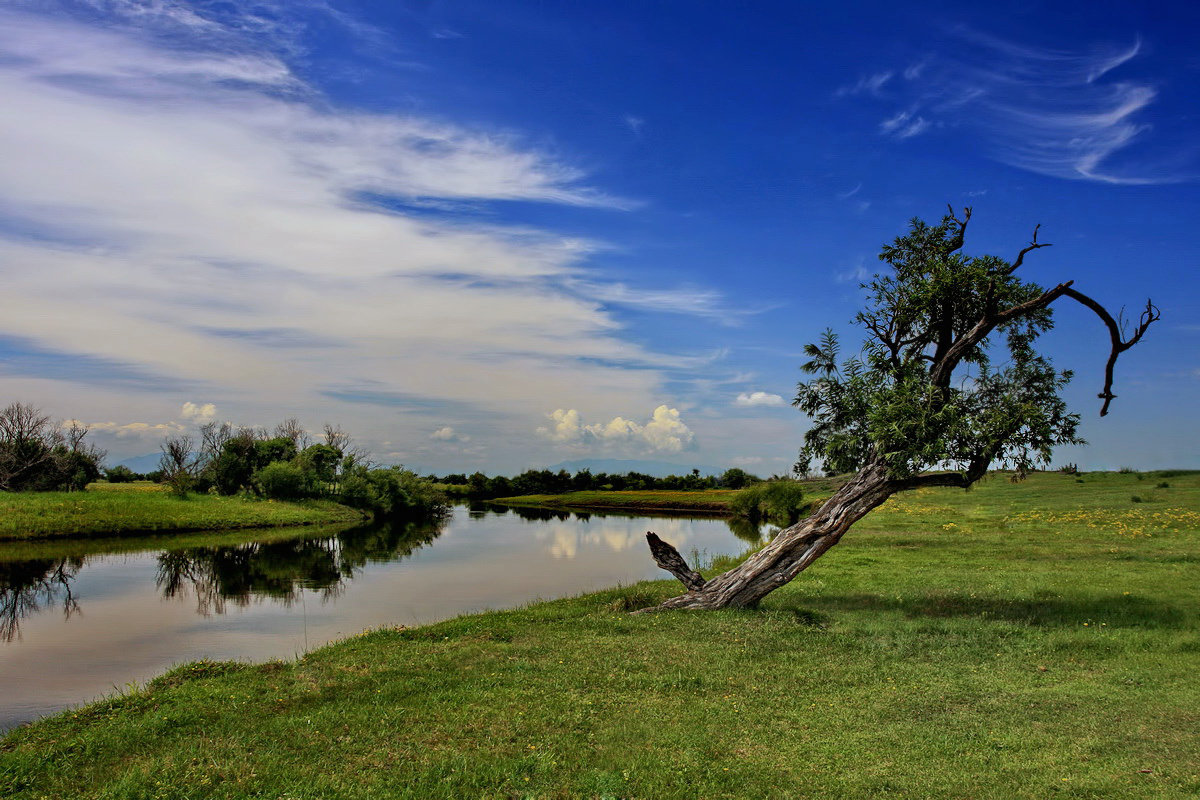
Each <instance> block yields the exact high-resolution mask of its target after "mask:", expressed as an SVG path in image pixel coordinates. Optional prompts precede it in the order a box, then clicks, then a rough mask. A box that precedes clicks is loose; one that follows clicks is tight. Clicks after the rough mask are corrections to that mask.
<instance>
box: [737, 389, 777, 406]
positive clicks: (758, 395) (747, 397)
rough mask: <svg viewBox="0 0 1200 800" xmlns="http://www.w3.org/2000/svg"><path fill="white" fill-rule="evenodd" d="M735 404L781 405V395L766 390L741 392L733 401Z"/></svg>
mask: <svg viewBox="0 0 1200 800" xmlns="http://www.w3.org/2000/svg"><path fill="white" fill-rule="evenodd" d="M733 404H734V405H735V406H782V405H783V404H784V403H783V397H782V396H780V395H777V394H770V393H768V392H742V393H741V394H739V395H738V396H737V398H736V399H735V400H734V401H733Z"/></svg>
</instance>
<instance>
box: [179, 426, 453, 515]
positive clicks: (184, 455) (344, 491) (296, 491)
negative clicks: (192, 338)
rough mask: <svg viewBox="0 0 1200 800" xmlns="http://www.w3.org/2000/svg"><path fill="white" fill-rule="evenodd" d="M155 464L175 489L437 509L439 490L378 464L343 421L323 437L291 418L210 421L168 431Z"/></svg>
mask: <svg viewBox="0 0 1200 800" xmlns="http://www.w3.org/2000/svg"><path fill="white" fill-rule="evenodd" d="M160 449H161V451H162V456H161V458H160V459H159V463H158V467H159V473H160V474H161V480H162V482H163V483H165V484H167V485H168V486H170V487H171V490H172V491H173V492H175V494H177V495H180V496H184V495H187V494H188V493H190V492H198V493H201V494H208V493H213V494H219V495H226V496H229V495H238V494H249V495H253V496H256V497H262V498H266V499H269V500H303V499H328V500H334V501H336V502H339V503H342V504H343V505H347V506H350V507H352V508H357V509H361V510H364V511H369V512H371V513H372V514H374V515H375V516H377V517H400V516H411V515H418V514H430V513H435V514H436V513H441V512H443V511H444V510H445V509H446V508H447V505H446V501H445V498H444V496H443V495H442V493H441V492H440V491H438V489H437V488H436V487H434V486H433V484H432V483H431V482H430V481H428V480H425V479H424V478H421V477H419V476H418V475H416V474H415V473H414V472H412V471H411V470H406V469H404V468H402V467H381V466H379V465H376V464H374V463H372V462H371V460H370V459H369V458H368V457H367V454H366V453H365V452H364V451H362V450H361V449H360V448H358V447H356V446H354V444H353V442H352V440H351V438H350V436H349V434H347V433H346V432H345V431H343V430H342V429H341V428H340V427H336V426H333V425H328V424H327V425H325V428H324V431H323V437H322V439H321V441H313V439H312V437H311V436H310V435H309V433H308V432H307V431H305V430H304V428H303V427H302V426H301V425H300V422H299V420H297V419H295V418H290V419H286V420H284V421H283V422H281V423H280V424H279V425H277V426H275V428H274V430H269V429H266V428H251V427H234V426H233V425H231V424H229V423H227V422H221V423H217V422H210V423H208V424H207V425H204V426H202V427H201V428H200V439H199V441H196V440H195V439H194V438H193V437H192V436H190V435H188V434H177V435H174V436H170V437H168V438H167V439H166V440H165V441H164V442H163V443H162V445H161V448H160Z"/></svg>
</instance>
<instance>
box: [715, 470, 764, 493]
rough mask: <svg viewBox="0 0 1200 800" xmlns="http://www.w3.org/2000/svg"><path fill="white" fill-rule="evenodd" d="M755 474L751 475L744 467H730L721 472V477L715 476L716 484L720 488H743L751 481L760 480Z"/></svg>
mask: <svg viewBox="0 0 1200 800" xmlns="http://www.w3.org/2000/svg"><path fill="white" fill-rule="evenodd" d="M760 480H761V478H759V477H758V476H757V475H751V474H750V473H749V472H746V470H744V469H738V468H737V467H732V468H730V469H727V470H725V471H724V472H723V473H721V477H720V478H717V485H718V486H720V487H721V488H722V489H745V488H746V487H747V486H749V485H750V484H752V483H757V482H758V481H760Z"/></svg>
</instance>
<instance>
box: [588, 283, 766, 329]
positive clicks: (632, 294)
mask: <svg viewBox="0 0 1200 800" xmlns="http://www.w3.org/2000/svg"><path fill="white" fill-rule="evenodd" d="M569 286H570V288H572V289H574V290H575V291H577V292H579V293H580V294H581V295H584V296H585V297H589V298H592V299H595V300H598V301H600V302H602V303H609V304H612V305H620V306H628V307H631V308H641V309H646V310H649V311H656V312H659V313H665V314H688V315H691V316H695V317H704V318H706V319H711V320H714V321H716V322H718V323H721V324H723V325H737V324H739V323H740V322H741V321H742V320H743V318H745V317H746V316H747V315H750V314H757V313H760V312H761V311H764V310H766V309H754V310H750V309H737V308H732V307H730V306H728V305H727V304H726V303H725V298H724V296H723V295H722V294H721V293H720V292H718V291H716V290H714V289H706V288H701V287H696V286H680V287H676V288H674V289H642V288H635V287H632V286H629V285H628V284H625V283H600V282H597V281H585V280H577V281H571V282H570V283H569Z"/></svg>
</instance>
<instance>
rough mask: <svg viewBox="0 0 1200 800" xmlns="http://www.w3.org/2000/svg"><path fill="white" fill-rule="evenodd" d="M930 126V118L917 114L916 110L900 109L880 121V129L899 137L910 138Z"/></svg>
mask: <svg viewBox="0 0 1200 800" xmlns="http://www.w3.org/2000/svg"><path fill="white" fill-rule="evenodd" d="M927 128H929V120H927V119H925V118H924V117H920V116H916V112H914V111H900V112H897V113H896V114H895V115H894V116H891V117H888V118H887V119H885V120H884V121H883V122H881V123H879V129H880V130H881V131H883V132H884V133H890V134H892V135H893V136H895V137H896V138H897V139H908V138H911V137H913V136H916V135H918V134H920V133H923V132H924V131H925V130H926V129H927Z"/></svg>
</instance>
